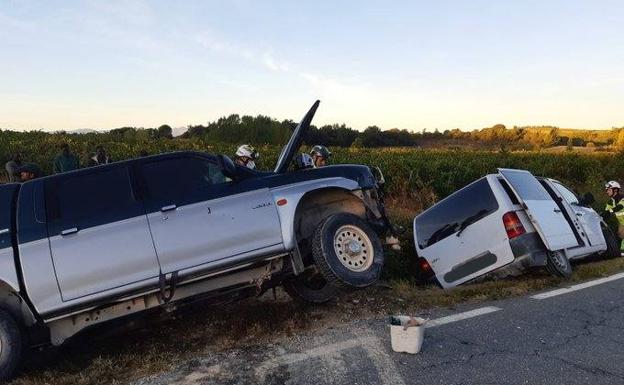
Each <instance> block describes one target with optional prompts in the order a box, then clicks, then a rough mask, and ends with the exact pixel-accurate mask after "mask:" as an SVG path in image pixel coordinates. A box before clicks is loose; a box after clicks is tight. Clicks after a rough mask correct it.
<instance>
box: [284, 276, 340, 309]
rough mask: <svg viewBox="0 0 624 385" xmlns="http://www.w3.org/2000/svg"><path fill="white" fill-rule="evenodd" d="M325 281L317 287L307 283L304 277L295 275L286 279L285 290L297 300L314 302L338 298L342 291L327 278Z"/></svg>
mask: <svg viewBox="0 0 624 385" xmlns="http://www.w3.org/2000/svg"><path fill="white" fill-rule="evenodd" d="M323 278H324V277H323ZM325 281H326V282H325V286H323V287H322V288H320V289H315V288H312V287H310V286H309V285H307V284H306V281H305V279H304V278H303V277H295V278H293V279H289V280H288V281H284V290H285V291H286V293H287V294H288V295H289V296H290V297H291V298H292V299H294V300H296V301H300V302H307V303H314V304H322V303H327V302H329V301H331V300H332V299H334V298H336V296H337V295H338V293H339V292H340V291H339V290H338V288H337V287H335V286H333V285H331V284H330V283H329V282H327V280H325Z"/></svg>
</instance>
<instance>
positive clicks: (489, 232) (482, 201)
mask: <svg viewBox="0 0 624 385" xmlns="http://www.w3.org/2000/svg"><path fill="white" fill-rule="evenodd" d="M494 182H498V181H496V180H494V181H493V182H492V183H494ZM489 183H490V181H489V180H488V179H487V178H485V177H484V178H481V179H479V180H477V181H475V182H473V183H471V184H470V185H468V186H466V187H464V188H463V189H461V190H459V191H457V192H456V193H454V194H452V195H450V196H448V197H447V198H445V199H443V200H442V201H440V202H439V203H437V204H436V205H434V206H432V207H431V208H429V209H428V210H426V211H425V212H423V213H422V214H420V215H419V216H417V217H416V218H415V219H414V238H415V239H414V240H415V244H416V249H417V253H418V256H420V257H423V258H425V259H426V260H427V262H429V265H430V266H431V268H432V269H433V271H434V273H435V275H436V277H437V278H438V281H439V282H440V284H441V285H442V287H445V288H447V287H453V286H457V285H459V284H461V283H463V282H466V281H469V280H471V279H474V278H476V277H478V276H481V275H483V274H486V273H488V272H490V271H492V270H495V269H497V268H499V267H502V266H505V265H507V264H508V263H511V262H512V261H513V259H514V255H513V252H512V250H511V246H510V245H509V241H508V237H507V232H506V230H505V227H504V226H503V215H504V211H505V210H504V209H502V208H500V207H499V204H498V202H497V199H496V197H495V195H494V194H493V192H492V189H491V187H490V184H489Z"/></svg>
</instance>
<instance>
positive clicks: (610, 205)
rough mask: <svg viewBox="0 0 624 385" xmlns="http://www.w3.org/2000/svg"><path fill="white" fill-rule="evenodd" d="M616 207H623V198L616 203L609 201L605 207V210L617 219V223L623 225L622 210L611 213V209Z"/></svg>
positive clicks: (613, 200)
mask: <svg viewBox="0 0 624 385" xmlns="http://www.w3.org/2000/svg"><path fill="white" fill-rule="evenodd" d="M617 205H622V206H624V198H621V199H620V200H619V201H618V202H617V203H616V202H615V199H613V198H611V199H609V201H608V202H607V205H606V206H605V210H606V211H609V212H611V213H613V214H615V218H616V219H617V221H618V223H619V224H621V225H624V209H622V210H620V211H613V209H614V208H615V206H617Z"/></svg>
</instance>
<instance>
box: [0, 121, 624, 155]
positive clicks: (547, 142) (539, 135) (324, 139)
mask: <svg viewBox="0 0 624 385" xmlns="http://www.w3.org/2000/svg"><path fill="white" fill-rule="evenodd" d="M296 124H297V123H296V122H294V121H292V120H282V121H279V120H277V119H274V118H271V117H269V116H265V115H258V116H249V115H242V116H241V115H238V114H232V115H229V116H223V117H221V118H219V119H217V120H215V121H211V122H208V123H207V124H206V125H189V126H188V127H187V130H186V132H184V134H182V136H181V137H182V138H184V139H193V140H199V141H201V142H204V143H206V144H214V143H225V144H241V143H251V144H253V145H264V144H268V145H270V144H276V145H282V144H284V143H285V142H286V141H287V140H288V138H289V137H290V135H291V133H292V130H293V128H294V127H295V126H296ZM4 132H5V133H8V132H10V131H6V130H5V131H4ZM38 132H39V134H35V133H34V132H33V134H32V135H46V134H47V133H44V132H41V131H38ZM1 133H2V130H0V134H1ZM57 134H60V135H70V134H69V133H66V132H59V133H57ZM24 135H25V136H28V135H29V133H24ZM80 135H85V136H87V137H89V140H90V141H94V142H97V141H103V142H117V141H119V142H132V143H137V142H138V143H147V142H149V141H153V140H160V139H175V138H174V137H173V130H172V128H171V127H170V126H169V125H166V124H164V125H161V126H160V127H157V128H137V127H121V128H116V129H113V130H109V131H105V132H102V131H98V132H90V133H88V134H80ZM304 143H305V144H307V145H314V144H324V145H326V146H330V147H410V146H422V147H442V148H456V147H457V148H468V149H469V148H476V149H509V150H517V149H526V150H530V149H540V148H548V147H553V146H567V147H568V148H572V147H579V146H588V147H591V146H599V147H604V146H611V147H614V148H617V149H621V150H624V127H622V128H613V129H612V130H569V129H560V128H558V127H554V126H531V127H513V128H507V127H506V126H505V125H503V124H496V125H494V126H491V127H485V128H482V129H477V130H473V131H462V130H460V129H453V130H445V131H439V130H437V129H435V130H427V129H422V130H420V131H409V130H406V129H397V128H393V129H389V130H382V129H381V128H379V127H378V126H374V125H373V126H368V127H366V128H365V129H364V130H362V131H359V130H356V129H353V128H352V127H349V126H347V125H346V124H344V123H343V124H329V125H323V126H315V125H312V126H311V127H310V130H309V131H308V133H307V136H306V137H305V138H304Z"/></svg>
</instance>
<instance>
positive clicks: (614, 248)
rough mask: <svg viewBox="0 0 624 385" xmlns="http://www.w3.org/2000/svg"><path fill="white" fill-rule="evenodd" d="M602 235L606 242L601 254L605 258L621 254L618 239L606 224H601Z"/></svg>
mask: <svg viewBox="0 0 624 385" xmlns="http://www.w3.org/2000/svg"><path fill="white" fill-rule="evenodd" d="M602 235H603V236H604V239H605V241H606V242H607V250H605V251H604V252H603V254H602V255H603V256H604V257H605V258H617V257H619V256H620V255H621V254H620V253H621V251H620V243H619V242H618V239H617V238H616V237H615V235H614V234H613V232H612V231H611V229H609V228H608V227H606V226H602Z"/></svg>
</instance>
